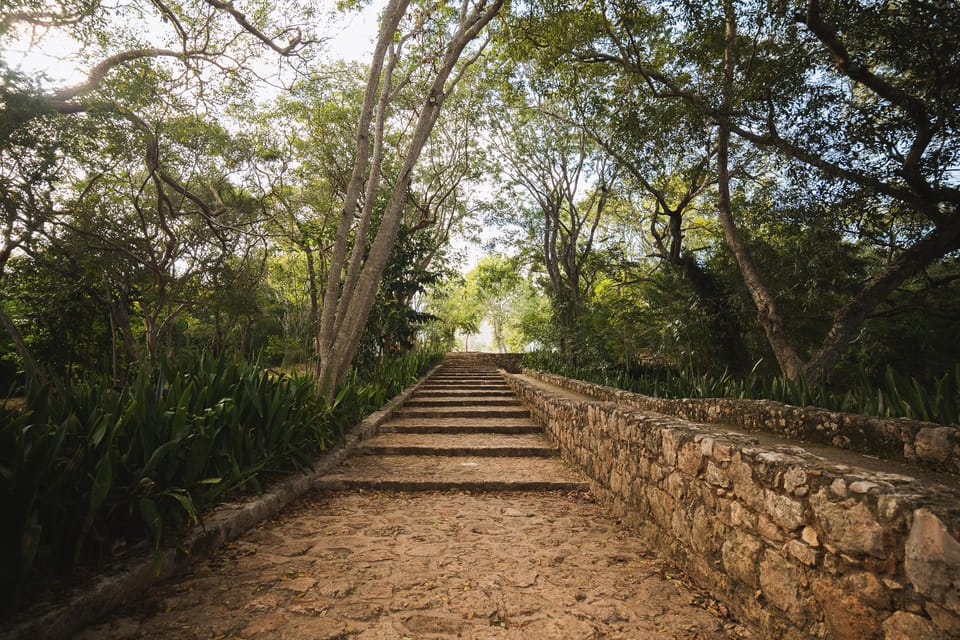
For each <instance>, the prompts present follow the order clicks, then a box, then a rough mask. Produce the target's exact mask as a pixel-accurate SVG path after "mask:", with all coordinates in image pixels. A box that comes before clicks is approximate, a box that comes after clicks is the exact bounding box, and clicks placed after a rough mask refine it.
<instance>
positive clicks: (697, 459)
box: [677, 442, 703, 477]
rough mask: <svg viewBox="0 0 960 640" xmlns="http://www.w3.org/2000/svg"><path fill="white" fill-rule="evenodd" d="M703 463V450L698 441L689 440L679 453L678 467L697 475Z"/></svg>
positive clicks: (687, 472)
mask: <svg viewBox="0 0 960 640" xmlns="http://www.w3.org/2000/svg"><path fill="white" fill-rule="evenodd" d="M702 464H703V452H702V451H701V448H700V445H699V444H697V443H696V442H687V443H686V444H684V445H683V446H682V447H680V451H679V452H678V453H677V467H678V468H679V469H680V470H681V471H683V472H684V473H686V474H688V475H691V476H694V477H696V476H697V475H698V474H699V473H700V467H701V466H702Z"/></svg>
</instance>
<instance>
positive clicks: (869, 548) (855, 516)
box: [811, 491, 884, 557]
mask: <svg viewBox="0 0 960 640" xmlns="http://www.w3.org/2000/svg"><path fill="white" fill-rule="evenodd" d="M811 502H812V506H813V510H814V513H816V515H817V519H818V520H819V521H820V525H821V526H822V527H823V531H824V534H825V536H826V538H825V539H826V540H827V541H829V542H830V543H832V544H834V545H836V547H837V548H838V549H840V550H841V551H844V552H846V553H865V554H870V555H873V556H877V557H883V555H884V554H883V527H881V526H880V524H879V523H878V522H877V521H876V520H875V519H874V517H873V514H872V513H870V509H869V508H868V507H867V506H866V505H865V504H864V503H862V502H854V503H852V504H851V503H848V502H842V503H841V502H832V501H831V500H830V499H829V498H828V497H827V496H826V492H824V491H821V492H820V493H818V494H817V495H816V496H814V498H813V500H811Z"/></svg>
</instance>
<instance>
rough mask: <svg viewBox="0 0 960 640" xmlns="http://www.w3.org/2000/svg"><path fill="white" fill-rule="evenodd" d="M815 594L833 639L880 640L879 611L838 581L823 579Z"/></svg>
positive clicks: (818, 581) (814, 588)
mask: <svg viewBox="0 0 960 640" xmlns="http://www.w3.org/2000/svg"><path fill="white" fill-rule="evenodd" d="M813 592H814V594H815V595H816V599H817V602H818V603H819V605H820V607H821V608H822V610H823V613H824V624H825V625H826V628H827V631H828V633H829V637H830V638H832V639H833V640H877V639H878V638H879V637H880V633H881V629H880V622H879V621H878V619H877V618H878V612H877V611H876V610H875V609H871V608H870V607H868V606H866V605H865V604H864V603H863V602H861V601H860V599H859V598H858V597H857V594H856V593H855V592H851V591H849V590H848V589H846V588H844V587H843V586H842V585H840V584H838V583H837V582H835V581H833V580H830V579H824V578H820V579H817V580H815V581H814V583H813Z"/></svg>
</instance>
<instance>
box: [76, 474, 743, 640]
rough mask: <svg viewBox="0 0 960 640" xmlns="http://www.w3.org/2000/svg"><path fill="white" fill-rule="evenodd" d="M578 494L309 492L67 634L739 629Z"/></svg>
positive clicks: (730, 632)
mask: <svg viewBox="0 0 960 640" xmlns="http://www.w3.org/2000/svg"><path fill="white" fill-rule="evenodd" d="M725 614H726V610H725V609H724V608H723V606H722V605H720V604H718V603H716V602H715V601H713V600H712V599H711V598H710V597H709V596H708V595H706V594H704V593H701V592H698V591H696V590H695V589H694V588H693V587H691V586H690V585H689V584H688V583H687V581H686V580H685V579H684V578H683V576H681V575H679V574H678V573H677V572H675V570H673V569H672V568H671V567H670V566H669V565H668V564H667V563H665V562H664V561H662V560H660V559H659V558H658V557H657V556H656V554H655V553H654V552H653V551H651V550H650V549H647V548H645V547H644V545H642V544H641V543H640V542H639V541H638V540H637V539H636V538H635V537H634V536H632V535H631V534H630V532H629V531H627V530H625V529H624V528H623V527H622V526H621V525H619V524H618V523H617V522H615V521H614V520H612V519H610V518H608V517H606V516H605V515H604V514H603V510H602V507H601V506H600V505H597V504H595V503H594V502H593V501H592V500H590V499H589V497H587V496H585V495H584V494H579V493H578V494H563V493H558V492H551V493H520V492H515V493H473V494H468V493H449V492H447V493H442V492H436V493H434V492H431V493H407V494H403V493H399V494H398V493H370V492H337V493H332V494H313V495H312V496H310V497H308V498H306V499H303V500H300V501H298V502H296V503H294V504H293V505H291V506H290V507H288V508H287V509H285V510H284V511H283V512H282V513H281V514H280V515H279V517H278V518H276V519H275V520H272V521H269V522H265V523H262V524H261V525H260V526H259V527H257V528H256V529H254V530H252V531H250V532H248V533H247V534H246V535H244V536H243V537H241V538H240V539H239V540H237V541H236V542H235V543H232V544H229V545H228V546H227V547H225V548H224V549H222V550H220V551H219V552H218V553H216V554H214V555H213V556H212V557H211V558H210V559H209V560H207V561H205V562H203V563H202V564H198V565H196V566H194V567H193V568H192V569H191V570H189V571H188V572H187V573H185V574H181V575H179V576H177V577H176V578H174V579H171V580H170V581H168V582H165V583H162V584H160V585H159V586H157V587H155V588H154V589H152V590H151V591H149V592H147V593H146V594H145V595H144V596H143V598H142V600H141V601H140V602H139V603H137V604H136V605H132V606H129V607H127V608H125V609H123V610H120V611H118V612H116V613H115V614H114V615H113V616H112V617H111V618H110V619H108V620H105V621H102V622H101V623H100V624H98V625H96V626H94V627H91V628H89V629H87V630H86V631H85V632H83V633H81V634H80V635H78V636H77V638H79V639H81V640H101V639H104V638H115V639H125V638H156V639H160V638H163V639H169V638H205V639H213V638H223V639H227V638H231V639H236V638H242V639H248V640H254V639H258V638H264V639H265V638H271V639H281V640H282V639H294V638H295V639H298V640H300V639H315V640H333V639H337V640H347V639H351V640H352V639H354V638H355V639H358V640H359V639H363V640H374V639H383V640H387V639H389V640H404V639H409V640H421V639H428V638H473V639H486V638H531V639H551V638H556V639H563V640H574V639H579V638H623V639H627V638H630V639H647V638H651V639H655V638H671V639H673V638H691V639H694V638H695V639H701V640H707V639H709V640H715V639H716V640H718V639H720V638H748V637H750V636H749V633H748V632H747V631H746V630H745V629H744V628H743V627H741V626H739V625H737V624H736V623H735V621H733V620H731V619H730V618H729V617H727V616H726V615H725Z"/></svg>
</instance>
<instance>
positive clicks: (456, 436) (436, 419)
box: [318, 354, 588, 491]
mask: <svg viewBox="0 0 960 640" xmlns="http://www.w3.org/2000/svg"><path fill="white" fill-rule="evenodd" d="M318 486H319V487H320V488H326V489H369V490H393V491H417V490H460V491H497V490H516V491H538V490H564V491H586V490H587V488H588V484H587V483H586V482H585V481H584V480H583V478H582V477H581V476H580V475H579V474H578V473H577V472H575V471H573V470H572V469H570V468H569V467H567V465H565V464H564V463H563V462H562V461H561V460H560V458H559V451H558V449H557V448H556V447H555V446H553V445H552V444H551V443H550V442H549V441H548V440H547V439H546V437H545V436H544V434H543V429H542V428H541V427H540V426H539V425H538V424H536V423H535V422H534V421H533V420H531V419H530V412H529V411H528V410H527V409H526V408H525V407H524V406H523V405H522V404H521V403H520V402H519V401H518V400H517V399H516V397H515V396H514V394H513V392H512V391H511V390H510V389H509V387H507V385H506V384H505V383H504V381H503V379H502V378H501V376H500V374H499V373H498V372H497V370H496V369H495V368H494V367H493V366H492V365H484V364H482V363H478V362H476V361H474V360H473V359H471V358H469V357H464V356H459V355H458V354H450V355H448V356H447V358H446V359H445V360H444V362H443V364H442V365H441V366H440V367H439V368H438V369H437V370H436V371H435V372H434V373H433V375H431V376H430V378H428V379H427V380H425V381H424V382H423V383H422V384H421V385H420V387H419V388H418V389H417V391H416V393H415V394H414V395H413V396H412V397H411V398H410V399H409V400H407V402H406V403H405V404H404V405H403V406H402V407H401V408H400V409H399V410H398V411H397V412H396V413H395V415H394V417H393V418H392V419H391V420H389V421H387V422H385V423H384V424H383V425H381V427H380V434H379V435H377V436H375V437H373V438H371V439H369V440H367V441H366V442H364V443H363V444H362V445H361V446H360V447H359V450H358V452H357V453H356V454H355V455H353V456H351V457H350V458H348V459H347V460H345V461H344V463H343V464H342V465H341V466H340V467H338V468H337V469H335V470H334V471H333V472H332V473H331V474H329V475H327V476H325V477H324V478H323V479H322V480H321V481H320V482H319V484H318Z"/></svg>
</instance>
